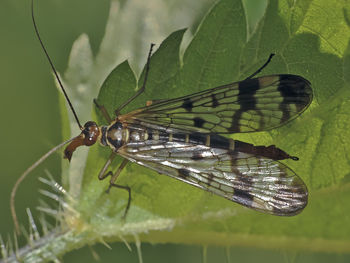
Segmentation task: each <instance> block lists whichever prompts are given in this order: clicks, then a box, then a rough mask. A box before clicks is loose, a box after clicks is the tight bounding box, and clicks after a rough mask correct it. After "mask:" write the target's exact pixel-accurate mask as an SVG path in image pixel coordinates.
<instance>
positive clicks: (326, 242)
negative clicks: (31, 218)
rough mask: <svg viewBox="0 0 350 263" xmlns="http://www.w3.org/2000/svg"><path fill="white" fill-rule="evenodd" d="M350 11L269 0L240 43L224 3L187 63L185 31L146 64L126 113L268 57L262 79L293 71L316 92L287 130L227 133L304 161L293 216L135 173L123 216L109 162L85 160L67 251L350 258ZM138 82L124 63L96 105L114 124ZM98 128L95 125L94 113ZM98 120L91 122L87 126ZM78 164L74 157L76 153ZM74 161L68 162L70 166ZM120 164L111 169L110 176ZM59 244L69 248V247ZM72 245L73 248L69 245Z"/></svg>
mask: <svg viewBox="0 0 350 263" xmlns="http://www.w3.org/2000/svg"><path fill="white" fill-rule="evenodd" d="M349 10H350V8H349V3H348V2H346V1H345V0H344V1H327V0H317V1H316V0H314V1H312V0H308V1H290V0H280V1H277V0H271V1H270V2H269V4H268V6H267V9H266V12H265V15H264V16H263V18H262V19H261V21H260V22H259V23H258V25H257V27H256V29H255V31H254V32H253V33H252V34H251V35H249V37H248V33H247V28H248V27H247V22H246V17H245V11H244V7H243V5H242V3H241V1H240V0H221V1H219V2H218V3H217V4H216V5H215V6H214V7H213V8H212V9H211V10H210V11H209V12H208V14H207V15H206V16H205V18H204V19H203V21H202V22H201V24H200V25H199V27H198V30H197V32H196V34H195V35H194V37H193V39H192V41H191V42H190V44H189V45H188V47H187V49H186V51H185V53H184V55H183V57H180V55H179V50H180V44H181V41H182V37H183V35H184V32H185V30H179V31H176V32H174V33H172V34H171V35H170V36H169V37H168V38H167V39H165V40H164V42H163V43H162V44H161V45H160V46H159V48H158V49H157V51H156V52H155V53H154V55H153V56H152V60H151V69H150V73H149V79H148V82H147V87H146V92H145V93H144V94H143V95H142V96H140V97H139V98H138V99H137V100H136V101H134V102H133V103H132V104H130V105H128V106H127V107H126V108H125V109H124V110H125V111H124V113H125V112H128V111H130V110H132V109H136V108H138V107H142V106H144V105H145V104H146V101H147V100H156V99H165V98H171V97H176V96H182V95H187V94H191V93H193V92H197V91H200V90H203V89H206V88H212V87H215V86H218V85H221V84H227V83H230V82H234V81H239V80H242V79H244V78H245V77H247V76H249V75H250V74H251V73H252V72H254V71H255V70H256V69H258V68H259V67H260V66H261V65H262V64H263V63H264V62H265V61H266V59H267V58H268V56H269V54H270V53H275V54H276V55H275V57H274V58H273V60H272V62H271V63H270V64H269V66H268V67H267V68H265V69H264V70H263V73H262V74H263V75H268V74H281V73H290V74H297V75H301V76H303V77H305V78H306V79H308V80H309V81H310V82H311V83H312V88H313V90H314V101H313V103H312V105H311V106H310V109H308V110H307V111H306V112H305V113H303V114H302V116H300V117H299V118H297V119H296V120H294V121H292V122H291V123H289V124H287V125H285V126H284V127H281V128H279V129H276V130H273V131H271V132H263V133H256V134H248V135H242V134H234V135H232V138H239V139H241V140H245V141H248V142H252V143H255V144H256V145H270V144H275V145H277V146H278V147H280V148H281V149H283V150H285V151H286V152H288V153H290V154H292V155H296V156H298V157H299V158H300V161H298V162H293V161H289V162H287V164H288V165H289V166H290V167H291V168H292V169H293V170H295V172H296V173H297V174H298V175H300V177H301V178H302V179H303V180H304V181H305V182H306V184H307V185H308V188H309V192H310V196H309V205H308V206H307V207H306V209H305V210H304V211H303V212H302V213H301V214H300V215H297V216H295V217H288V218H285V217H276V216H271V215H265V214H261V213H258V212H256V211H252V210H249V209H247V208H244V207H241V206H239V205H237V204H235V203H233V202H230V201H228V200H224V199H223V198H220V197H218V196H214V195H212V194H210V193H207V192H203V191H202V190H199V189H196V188H194V187H192V186H190V185H186V184H184V183H182V182H179V181H177V180H174V179H171V178H169V177H167V176H165V175H159V174H157V173H155V172H153V171H151V170H149V169H146V168H143V167H140V166H138V165H136V164H128V166H127V167H126V168H125V169H124V170H123V172H122V174H121V175H120V178H118V184H120V185H128V186H129V187H131V189H132V204H131V209H130V211H129V213H128V216H127V218H126V220H125V221H123V220H122V215H123V213H124V209H125V206H126V202H127V193H126V192H125V191H122V190H119V189H112V191H111V192H110V193H109V194H106V193H105V190H106V189H107V187H108V179H106V180H104V181H102V182H101V181H99V180H98V179H97V175H98V173H99V171H100V169H101V168H102V166H103V164H104V163H105V162H106V160H107V159H108V156H109V154H110V150H109V149H104V148H103V147H100V146H93V147H91V149H90V151H89V156H88V158H87V163H86V167H85V171H84V175H83V180H82V185H81V190H80V196H79V198H78V199H77V200H75V202H71V204H70V205H71V206H72V207H73V208H74V209H75V210H76V212H77V213H74V214H72V213H69V212H67V214H66V217H65V226H66V228H65V229H68V232H70V233H71V232H72V233H73V238H72V237H70V238H69V240H70V241H69V242H73V241H72V240H74V238H76V241H75V242H74V247H73V246H71V247H70V248H68V250H69V249H73V248H75V247H80V246H83V245H85V244H88V243H89V244H91V243H96V242H99V241H101V240H103V239H104V240H109V241H114V240H120V237H124V238H127V239H130V240H133V238H132V236H133V235H138V236H140V239H141V241H151V242H176V243H182V244H203V245H204V244H215V245H225V246H227V245H245V246H258V247H269V248H276V247H279V248H283V249H306V250H315V251H317V250H318V251H329V252H331V251H333V252H334V251H337V252H349V248H350V240H349V237H350V222H349V214H350V206H349V205H348V200H350V184H349V181H350V161H349V160H350V155H349V152H350V140H349V139H348V138H350V122H349V117H348V116H350V99H349V98H350V77H349V76H350V41H349V36H350V25H349V20H350V19H349V12H350V11H349ZM142 83H143V74H142V75H141V81H139V82H138V84H137V80H136V77H135V75H134V73H133V71H132V69H131V68H130V66H129V64H128V62H123V63H122V64H120V65H119V66H117V67H116V68H115V69H114V70H113V71H112V72H111V73H110V75H109V76H108V77H107V79H106V80H105V82H104V84H103V85H102V88H101V90H100V92H99V96H98V101H99V103H100V104H103V105H104V106H105V107H106V108H107V110H108V111H109V113H110V114H111V115H113V114H114V110H115V109H116V108H117V107H118V105H120V104H121V103H122V102H124V101H125V100H126V99H127V98H129V97H130V96H131V95H132V94H134V92H135V91H136V90H137V87H140V86H141V85H142ZM93 115H94V117H97V120H98V123H99V124H105V121H104V120H103V118H102V116H101V115H100V114H99V113H97V114H96V113H95V112H94V114H93ZM95 119H96V118H95ZM76 154H79V153H78V152H77V153H76ZM73 161H74V160H73ZM120 161H121V160H120V159H117V160H115V161H114V163H113V166H112V167H111V169H113V170H114V171H115V169H116V168H117V166H118V164H119V163H120ZM69 242H67V243H69ZM68 247H69V246H68Z"/></svg>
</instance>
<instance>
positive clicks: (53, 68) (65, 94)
mask: <svg viewBox="0 0 350 263" xmlns="http://www.w3.org/2000/svg"><path fill="white" fill-rule="evenodd" d="M32 20H33V26H34V29H35V33H36V36H37V37H38V40H39V42H40V45H41V47H42V49H43V50H44V53H45V55H46V57H47V59H48V61H49V63H50V66H51V69H52V71H53V73H54V74H55V76H56V79H57V81H58V83H59V85H60V87H61V90H62V92H63V94H64V97H65V98H66V100H67V102H68V104H69V107H70V109H71V110H72V112H73V115H74V118H75V120H76V121H77V123H78V125H79V129H80V130H82V129H83V126H81V124H80V121H79V119H78V116H77V114H76V112H75V110H74V108H73V105H72V103H71V102H70V100H69V98H68V95H67V93H66V91H65V89H64V87H63V84H62V82H61V79H60V77H59V76H58V73H57V71H56V68H55V66H54V65H53V63H52V61H51V58H50V56H49V53H47V51H46V48H45V46H44V43H43V41H42V40H41V38H40V35H39V31H38V27H37V26H36V23H35V18H34V0H32Z"/></svg>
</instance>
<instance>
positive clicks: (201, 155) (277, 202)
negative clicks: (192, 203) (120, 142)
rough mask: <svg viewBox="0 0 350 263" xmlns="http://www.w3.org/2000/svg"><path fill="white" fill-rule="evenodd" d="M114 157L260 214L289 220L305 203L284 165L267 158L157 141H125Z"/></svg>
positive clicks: (304, 195)
mask: <svg viewBox="0 0 350 263" xmlns="http://www.w3.org/2000/svg"><path fill="white" fill-rule="evenodd" d="M174 136H175V135H174ZM118 154H120V155H121V156H123V157H124V158H127V159H128V160H130V161H132V162H136V163H138V164H140V165H143V166H145V167H148V168H151V169H153V170H155V171H157V172H159V173H162V174H166V175H168V176H170V177H173V178H176V179H178V180H180V181H183V182H185V183H188V184H191V185H194V186H196V187H198V188H201V189H203V190H206V191H209V192H212V193H214V194H217V195H219V196H222V197H224V198H226V199H229V200H231V201H234V202H237V203H239V204H241V205H244V206H246V207H249V208H252V209H255V210H258V211H261V212H265V213H269V214H273V215H280V216H291V215H295V214H297V213H299V212H300V211H301V210H302V209H303V208H304V207H305V206H306V204H307V197H308V192H307V188H306V186H305V184H304V182H303V181H302V180H301V179H300V178H299V177H298V176H297V175H296V174H295V173H294V172H293V171H292V170H291V169H289V168H288V167H287V166H285V165H283V164H282V163H280V162H278V161H274V160H271V159H269V158H265V157H260V156H254V155H252V154H249V153H244V152H239V151H236V150H233V151H230V150H227V149H223V148H215V147H208V146H206V145H199V144H193V143H190V142H179V141H177V142H176V141H162V140H148V141H145V142H133V143H128V144H126V145H125V146H122V147H121V148H120V149H119V150H118Z"/></svg>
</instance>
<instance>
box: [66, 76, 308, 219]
mask: <svg viewBox="0 0 350 263" xmlns="http://www.w3.org/2000/svg"><path fill="white" fill-rule="evenodd" d="M311 100H312V90H311V88H310V83H309V82H308V81H307V80H305V79H304V78H302V77H300V76H296V75H272V76H264V77H260V78H255V79H246V80H244V81H241V82H236V83H231V84H228V85H224V86H220V87H217V88H214V89H209V90H206V91H202V92H198V93H196V94H192V95H188V96H185V97H181V98H175V99H170V100H162V101H159V102H156V103H153V104H151V105H150V106H146V107H144V108H141V109H137V110H135V111H132V112H130V113H127V114H124V115H117V116H116V118H115V119H114V120H113V121H111V123H110V125H108V126H102V127H98V126H97V124H96V123H94V122H87V123H86V124H85V128H84V130H83V132H82V133H81V135H80V136H79V137H78V138H77V139H76V141H73V142H72V143H71V145H69V146H68V147H67V149H66V151H65V155H66V157H67V158H69V159H70V157H71V155H72V153H73V151H74V150H75V147H76V145H83V144H84V143H83V141H84V140H85V141H86V140H87V139H88V141H89V144H90V145H91V144H92V142H93V141H96V140H99V141H100V143H101V144H102V145H104V146H109V147H110V148H111V149H112V151H113V153H116V154H118V155H120V156H122V157H124V158H125V159H126V160H128V161H131V162H136V163H138V164H140V165H143V166H145V167H148V168H151V169H153V170H155V171H157V172H159V173H161V174H166V175H168V176H171V177H173V178H176V179H178V180H181V181H183V182H186V183H188V184H191V185H194V186H196V187H199V188H201V189H204V190H207V191H209V192H212V193H215V194H217V195H220V196H223V197H225V198H227V199H229V200H232V201H235V202H237V203H240V204H242V205H244V206H247V207H250V208H253V209H256V210H259V211H262V212H266V213H270V214H274V215H282V216H288V215H295V214H297V213H299V212H300V211H301V210H302V209H303V208H304V207H305V206H306V204H307V197H308V192H307V188H306V186H305V184H304V182H303V181H302V180H301V179H300V178H299V177H298V176H297V175H296V174H295V173H294V172H293V171H292V170H291V169H289V168H288V167H287V166H285V165H284V164H282V163H280V162H279V160H284V159H293V160H297V159H298V158H297V157H294V156H290V155H289V154H287V153H286V152H284V151H283V150H281V149H279V148H277V147H276V146H274V145H271V146H268V147H265V146H254V145H252V144H248V143H245V142H242V141H238V140H234V139H230V138H226V137H223V136H222V135H220V134H227V133H239V132H255V131H262V130H269V129H273V128H276V127H278V126H281V125H283V124H285V123H286V122H288V121H290V120H292V119H294V118H296V117H297V116H298V115H300V113H301V112H302V111H304V110H305V109H306V107H307V106H308V105H309V104H310V102H311ZM99 107H100V109H103V108H102V107H101V106H99ZM103 110H104V109H103ZM108 118H110V117H107V119H108ZM77 141H79V143H77ZM85 145H86V144H85ZM109 163H110V162H107V164H109ZM125 164H126V162H125V163H124V165H123V166H125ZM105 171H106V169H105V168H103V169H102V171H101V173H100V175H99V178H100V179H104V178H105V177H106V176H107V175H104V173H105ZM118 171H119V172H118ZM118 171H117V173H116V174H115V175H114V176H113V177H112V179H111V185H113V186H116V185H114V181H115V180H116V178H117V176H118V175H119V173H120V169H119V170H118ZM108 175H112V174H111V173H109V174H108ZM117 187H121V186H119V185H117ZM124 188H125V187H124ZM128 191H129V193H130V189H129V190H128Z"/></svg>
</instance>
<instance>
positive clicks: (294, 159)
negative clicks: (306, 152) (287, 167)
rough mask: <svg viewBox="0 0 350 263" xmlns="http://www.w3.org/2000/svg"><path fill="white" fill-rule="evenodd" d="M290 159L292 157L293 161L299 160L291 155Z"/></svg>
mask: <svg viewBox="0 0 350 263" xmlns="http://www.w3.org/2000/svg"><path fill="white" fill-rule="evenodd" d="M290 159H292V160H293V161H299V158H298V157H296V156H291V157H290Z"/></svg>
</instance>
